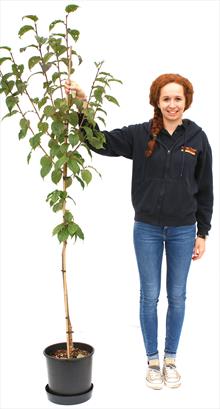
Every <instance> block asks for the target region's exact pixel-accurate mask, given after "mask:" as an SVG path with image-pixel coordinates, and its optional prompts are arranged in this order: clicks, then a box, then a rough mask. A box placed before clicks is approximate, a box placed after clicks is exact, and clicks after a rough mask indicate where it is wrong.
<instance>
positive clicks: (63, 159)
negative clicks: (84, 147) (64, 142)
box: [55, 155, 68, 170]
mask: <svg viewBox="0 0 220 409" xmlns="http://www.w3.org/2000/svg"><path fill="white" fill-rule="evenodd" d="M67 161H68V158H67V157H66V155H65V156H61V158H60V159H58V161H57V162H56V163H55V170H57V169H60V168H61V167H62V166H63V165H64V163H66V162H67Z"/></svg>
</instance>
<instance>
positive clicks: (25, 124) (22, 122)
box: [20, 118, 30, 129]
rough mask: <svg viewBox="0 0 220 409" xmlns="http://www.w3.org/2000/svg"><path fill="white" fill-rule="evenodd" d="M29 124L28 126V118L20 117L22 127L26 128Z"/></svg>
mask: <svg viewBox="0 0 220 409" xmlns="http://www.w3.org/2000/svg"><path fill="white" fill-rule="evenodd" d="M29 126H30V121H29V120H28V119H26V118H22V119H21V120H20V127H21V128H22V129H28V128H29Z"/></svg>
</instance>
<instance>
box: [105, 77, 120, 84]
mask: <svg viewBox="0 0 220 409" xmlns="http://www.w3.org/2000/svg"><path fill="white" fill-rule="evenodd" d="M111 81H114V82H119V83H120V84H123V82H122V81H121V80H117V79H116V78H110V79H109V80H108V82H111Z"/></svg>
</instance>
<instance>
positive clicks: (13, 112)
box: [2, 111, 19, 121]
mask: <svg viewBox="0 0 220 409" xmlns="http://www.w3.org/2000/svg"><path fill="white" fill-rule="evenodd" d="M17 113H19V111H11V112H9V113H8V114H6V115H5V116H3V118H2V121H3V119H5V118H8V117H10V116H12V115H15V114H17Z"/></svg>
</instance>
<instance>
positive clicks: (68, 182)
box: [66, 176, 72, 188]
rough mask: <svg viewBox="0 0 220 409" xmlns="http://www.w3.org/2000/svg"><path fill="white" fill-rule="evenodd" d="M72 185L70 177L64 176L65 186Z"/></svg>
mask: <svg viewBox="0 0 220 409" xmlns="http://www.w3.org/2000/svg"><path fill="white" fill-rule="evenodd" d="M71 185H72V178H71V176H68V177H66V188H68V187H70V186H71Z"/></svg>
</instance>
